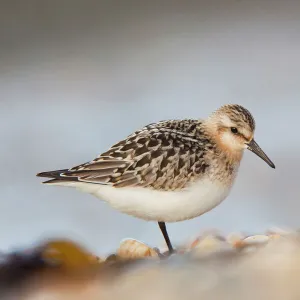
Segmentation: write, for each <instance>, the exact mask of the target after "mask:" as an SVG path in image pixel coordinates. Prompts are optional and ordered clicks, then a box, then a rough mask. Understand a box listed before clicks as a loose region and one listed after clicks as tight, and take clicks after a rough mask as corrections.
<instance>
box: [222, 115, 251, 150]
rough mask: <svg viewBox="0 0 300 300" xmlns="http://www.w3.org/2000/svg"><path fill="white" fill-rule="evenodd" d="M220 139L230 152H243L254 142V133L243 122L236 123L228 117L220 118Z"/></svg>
mask: <svg viewBox="0 0 300 300" xmlns="http://www.w3.org/2000/svg"><path fill="white" fill-rule="evenodd" d="M218 134H219V139H220V141H221V143H222V144H223V146H225V147H226V148H227V149H228V150H230V151H233V152H235V151H243V150H244V149H246V148H247V144H248V143H249V142H250V141H251V140H252V138H253V135H254V132H253V131H252V130H251V129H250V127H249V126H247V124H243V122H234V121H233V120H231V119H230V118H229V117H228V116H227V115H223V116H220V120H219V122H218Z"/></svg>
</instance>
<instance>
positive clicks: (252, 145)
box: [247, 139, 275, 169]
mask: <svg viewBox="0 0 300 300" xmlns="http://www.w3.org/2000/svg"><path fill="white" fill-rule="evenodd" d="M247 148H248V149H249V150H250V151H252V152H253V153H255V154H256V155H257V156H259V157H260V158H261V159H263V160H264V161H265V162H266V163H267V164H268V165H269V166H270V167H271V168H273V169H275V165H274V164H273V162H272V161H271V159H270V158H269V157H268V156H267V155H266V153H265V152H264V151H262V149H261V148H260V147H259V146H258V144H257V143H256V142H255V141H254V140H253V139H252V140H251V142H249V143H248V144H247Z"/></svg>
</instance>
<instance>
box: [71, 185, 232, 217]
mask: <svg viewBox="0 0 300 300" xmlns="http://www.w3.org/2000/svg"><path fill="white" fill-rule="evenodd" d="M69 185H72V186H74V187H76V188H77V189H79V190H81V191H84V192H87V193H90V194H93V195H95V196H96V197H97V198H100V199H101V200H104V201H106V202H107V203H109V204H110V205H111V206H112V207H114V208H115V209H117V210H119V211H121V212H123V213H126V214H129V215H132V216H135V217H138V218H141V219H145V220H153V221H162V222H178V221H183V220H187V219H192V218H195V217H197V216H200V215H202V214H203V213H205V212H207V211H209V210H211V209H212V208H214V207H215V206H217V205H218V204H220V203H221V202H222V201H223V200H224V199H225V198H226V196H227V195H228V193H229V191H230V186H225V185H224V184H221V183H220V182H217V181H216V182H212V181H210V180H209V179H201V180H198V181H196V182H194V183H192V184H191V185H190V186H189V187H187V188H186V189H184V190H181V191H156V190H152V189H148V188H143V187H130V188H126V187H124V188H114V187H112V186H108V185H99V184H89V183H78V182H76V183H70V184H69Z"/></svg>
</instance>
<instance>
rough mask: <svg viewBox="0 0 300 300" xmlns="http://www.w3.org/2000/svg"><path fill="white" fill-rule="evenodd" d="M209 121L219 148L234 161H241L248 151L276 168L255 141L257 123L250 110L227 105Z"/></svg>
mask: <svg viewBox="0 0 300 300" xmlns="http://www.w3.org/2000/svg"><path fill="white" fill-rule="evenodd" d="M208 120H209V121H208V122H209V123H210V124H211V125H212V126H211V127H212V128H214V135H215V137H216V140H217V142H218V143H219V146H220V147H221V148H222V149H223V150H225V151H226V152H227V153H228V154H229V155H230V156H231V157H232V158H233V159H236V160H240V159H241V157H242V154H243V151H244V150H245V149H248V150H250V151H252V152H254V153H255V154H256V155H258V156H259V157H260V158H261V159H263V160H264V161H265V162H266V163H267V164H268V165H269V166H271V167H272V168H275V165H274V164H273V162H272V161H271V160H270V159H269V158H268V156H267V155H266V154H265V153H264V152H263V150H262V149H261V148H260V147H259V146H258V144H257V143H256V142H255V141H254V138H253V136H254V131H255V121H254V118H253V117H252V115H251V114H250V112H249V111H248V110H246V109H245V108H243V107H242V106H240V105H226V106H223V107H221V108H220V109H219V110H217V111H216V112H214V113H213V114H212V115H211V117H210V118H209V119H208Z"/></svg>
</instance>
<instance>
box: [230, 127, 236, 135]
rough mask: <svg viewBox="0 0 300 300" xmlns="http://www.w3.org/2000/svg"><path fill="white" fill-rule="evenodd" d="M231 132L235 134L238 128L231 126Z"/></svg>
mask: <svg viewBox="0 0 300 300" xmlns="http://www.w3.org/2000/svg"><path fill="white" fill-rule="evenodd" d="M230 129H231V132H232V133H234V134H237V133H238V130H237V128H236V127H231V128H230Z"/></svg>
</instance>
